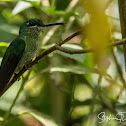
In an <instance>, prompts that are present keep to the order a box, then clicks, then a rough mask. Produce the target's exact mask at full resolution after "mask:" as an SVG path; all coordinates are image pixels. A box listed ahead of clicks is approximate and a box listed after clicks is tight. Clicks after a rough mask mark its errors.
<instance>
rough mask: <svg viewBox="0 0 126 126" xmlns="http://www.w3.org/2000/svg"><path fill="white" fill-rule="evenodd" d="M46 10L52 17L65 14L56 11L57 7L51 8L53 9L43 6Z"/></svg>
mask: <svg viewBox="0 0 126 126" xmlns="http://www.w3.org/2000/svg"><path fill="white" fill-rule="evenodd" d="M43 8H44V11H45V12H46V13H48V14H52V15H57V14H59V15H64V14H65V12H64V11H61V10H56V7H55V6H51V7H45V6H43Z"/></svg>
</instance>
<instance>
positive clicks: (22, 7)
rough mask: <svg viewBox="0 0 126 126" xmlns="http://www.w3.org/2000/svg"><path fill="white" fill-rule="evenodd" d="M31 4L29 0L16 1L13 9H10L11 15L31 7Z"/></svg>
mask: <svg viewBox="0 0 126 126" xmlns="http://www.w3.org/2000/svg"><path fill="white" fill-rule="evenodd" d="M31 6H32V4H31V3H29V2H25V1H19V2H18V3H17V5H16V6H15V7H14V9H13V11H12V15H16V14H18V13H20V12H21V11H23V10H25V9H27V8H29V7H31Z"/></svg>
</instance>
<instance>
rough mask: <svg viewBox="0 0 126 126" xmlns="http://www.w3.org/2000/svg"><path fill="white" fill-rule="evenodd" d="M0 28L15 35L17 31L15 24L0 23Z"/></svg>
mask: <svg viewBox="0 0 126 126" xmlns="http://www.w3.org/2000/svg"><path fill="white" fill-rule="evenodd" d="M0 30H3V31H5V32H8V33H11V34H15V35H17V34H18V31H19V27H17V26H15V25H9V24H1V25H0Z"/></svg>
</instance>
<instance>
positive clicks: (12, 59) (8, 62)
mask: <svg viewBox="0 0 126 126" xmlns="http://www.w3.org/2000/svg"><path fill="white" fill-rule="evenodd" d="M25 46H26V45H25V41H24V40H23V39H18V38H16V39H15V40H14V41H13V42H12V43H11V44H10V45H9V47H8V48H7V50H6V52H5V54H4V57H3V60H2V62H1V67H0V92H2V91H3V90H4V88H5V87H6V85H7V83H8V82H9V80H10V78H11V77H12V75H13V73H14V70H15V68H16V66H17V65H18V63H19V61H20V59H21V57H22V55H23V52H24V50H25Z"/></svg>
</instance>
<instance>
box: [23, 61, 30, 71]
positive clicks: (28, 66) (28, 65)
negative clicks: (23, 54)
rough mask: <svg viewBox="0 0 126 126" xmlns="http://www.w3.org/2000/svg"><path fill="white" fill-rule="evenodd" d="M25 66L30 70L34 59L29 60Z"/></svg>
mask: <svg viewBox="0 0 126 126" xmlns="http://www.w3.org/2000/svg"><path fill="white" fill-rule="evenodd" d="M24 66H25V68H26V69H27V70H29V68H30V67H31V66H32V60H30V61H28V62H27V63H26V64H25V65H24Z"/></svg>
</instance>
